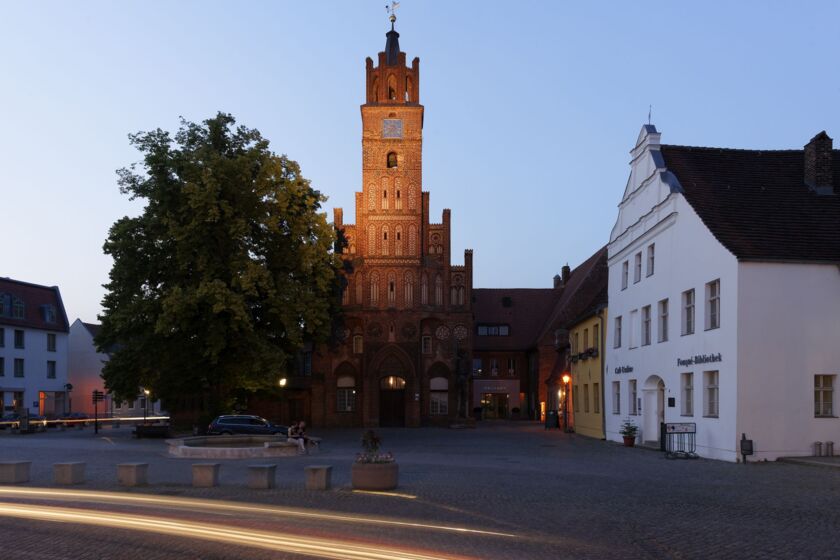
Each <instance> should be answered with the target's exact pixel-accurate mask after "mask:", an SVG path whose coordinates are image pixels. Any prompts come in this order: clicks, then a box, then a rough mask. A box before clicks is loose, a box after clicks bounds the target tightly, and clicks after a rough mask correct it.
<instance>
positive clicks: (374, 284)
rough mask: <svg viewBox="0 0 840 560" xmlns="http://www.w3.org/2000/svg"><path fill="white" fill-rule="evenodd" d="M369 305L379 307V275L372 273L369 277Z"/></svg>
mask: <svg viewBox="0 0 840 560" xmlns="http://www.w3.org/2000/svg"><path fill="white" fill-rule="evenodd" d="M370 305H371V306H372V307H376V306H377V305H379V273H378V272H374V273H373V274H371V275H370Z"/></svg>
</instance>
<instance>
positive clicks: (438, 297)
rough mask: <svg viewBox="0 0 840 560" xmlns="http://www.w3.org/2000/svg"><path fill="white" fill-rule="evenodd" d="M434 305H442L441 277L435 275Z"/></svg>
mask: <svg viewBox="0 0 840 560" xmlns="http://www.w3.org/2000/svg"><path fill="white" fill-rule="evenodd" d="M435 305H443V279H442V278H441V277H440V274H438V275H437V276H435Z"/></svg>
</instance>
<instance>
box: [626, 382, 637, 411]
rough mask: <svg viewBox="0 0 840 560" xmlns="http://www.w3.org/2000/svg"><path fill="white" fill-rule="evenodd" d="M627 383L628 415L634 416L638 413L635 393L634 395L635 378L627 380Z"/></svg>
mask: <svg viewBox="0 0 840 560" xmlns="http://www.w3.org/2000/svg"><path fill="white" fill-rule="evenodd" d="M627 384H628V391H627V393H628V394H627V399H628V400H627V404H629V405H630V406H629V407H628V408H629V410H630V415H631V416H636V415H637V414H639V402H638V400H637V395H636V380H635V379H631V380H630V381H628V382H627Z"/></svg>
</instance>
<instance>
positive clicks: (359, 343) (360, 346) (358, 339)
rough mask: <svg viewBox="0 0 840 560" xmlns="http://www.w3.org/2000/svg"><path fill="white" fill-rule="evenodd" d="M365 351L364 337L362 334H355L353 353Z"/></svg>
mask: <svg viewBox="0 0 840 560" xmlns="http://www.w3.org/2000/svg"><path fill="white" fill-rule="evenodd" d="M363 352H364V338H362V335H360V334H357V335H355V336H353V353H354V354H361V353H363Z"/></svg>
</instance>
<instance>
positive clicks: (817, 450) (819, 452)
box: [814, 441, 822, 457]
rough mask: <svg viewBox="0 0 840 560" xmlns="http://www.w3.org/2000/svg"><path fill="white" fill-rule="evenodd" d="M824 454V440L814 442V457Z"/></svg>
mask: <svg viewBox="0 0 840 560" xmlns="http://www.w3.org/2000/svg"><path fill="white" fill-rule="evenodd" d="M821 455H822V442H821V441H815V442H814V457H819V456H821Z"/></svg>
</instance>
